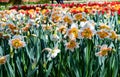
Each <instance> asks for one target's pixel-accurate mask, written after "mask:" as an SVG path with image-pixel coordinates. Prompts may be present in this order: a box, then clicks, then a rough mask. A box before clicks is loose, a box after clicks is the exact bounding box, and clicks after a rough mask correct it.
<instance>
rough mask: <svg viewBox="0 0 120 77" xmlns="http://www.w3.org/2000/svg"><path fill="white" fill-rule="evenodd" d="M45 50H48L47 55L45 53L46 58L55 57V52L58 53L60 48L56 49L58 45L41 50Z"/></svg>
mask: <svg viewBox="0 0 120 77" xmlns="http://www.w3.org/2000/svg"><path fill="white" fill-rule="evenodd" d="M45 50H46V51H48V55H47V58H48V60H51V59H52V58H55V57H56V56H57V54H58V53H60V49H58V47H55V48H53V49H51V48H45V49H43V50H42V51H45Z"/></svg>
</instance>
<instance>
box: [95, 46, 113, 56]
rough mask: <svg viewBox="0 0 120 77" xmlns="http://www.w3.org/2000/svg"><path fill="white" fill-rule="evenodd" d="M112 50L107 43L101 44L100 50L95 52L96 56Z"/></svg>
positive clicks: (104, 54) (106, 53)
mask: <svg viewBox="0 0 120 77" xmlns="http://www.w3.org/2000/svg"><path fill="white" fill-rule="evenodd" d="M111 50H112V48H109V47H107V45H102V46H101V47H100V51H99V52H97V53H95V55H96V56H106V55H108V53H109V52H110V51H111Z"/></svg>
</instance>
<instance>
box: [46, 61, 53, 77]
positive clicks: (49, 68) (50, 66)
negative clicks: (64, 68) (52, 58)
mask: <svg viewBox="0 0 120 77" xmlns="http://www.w3.org/2000/svg"><path fill="white" fill-rule="evenodd" d="M52 67H53V62H52V63H50V65H49V67H48V70H47V71H46V75H45V77H48V76H49V75H50V72H51V69H52Z"/></svg>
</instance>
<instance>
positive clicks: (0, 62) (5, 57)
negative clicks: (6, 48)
mask: <svg viewBox="0 0 120 77" xmlns="http://www.w3.org/2000/svg"><path fill="white" fill-rule="evenodd" d="M8 56H9V55H6V56H0V64H5V62H6V61H7V57H8Z"/></svg>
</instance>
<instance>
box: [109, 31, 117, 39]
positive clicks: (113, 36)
mask: <svg viewBox="0 0 120 77" xmlns="http://www.w3.org/2000/svg"><path fill="white" fill-rule="evenodd" d="M109 37H110V38H111V39H113V40H115V39H117V38H118V35H117V34H116V32H115V31H111V32H110V36H109Z"/></svg>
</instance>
